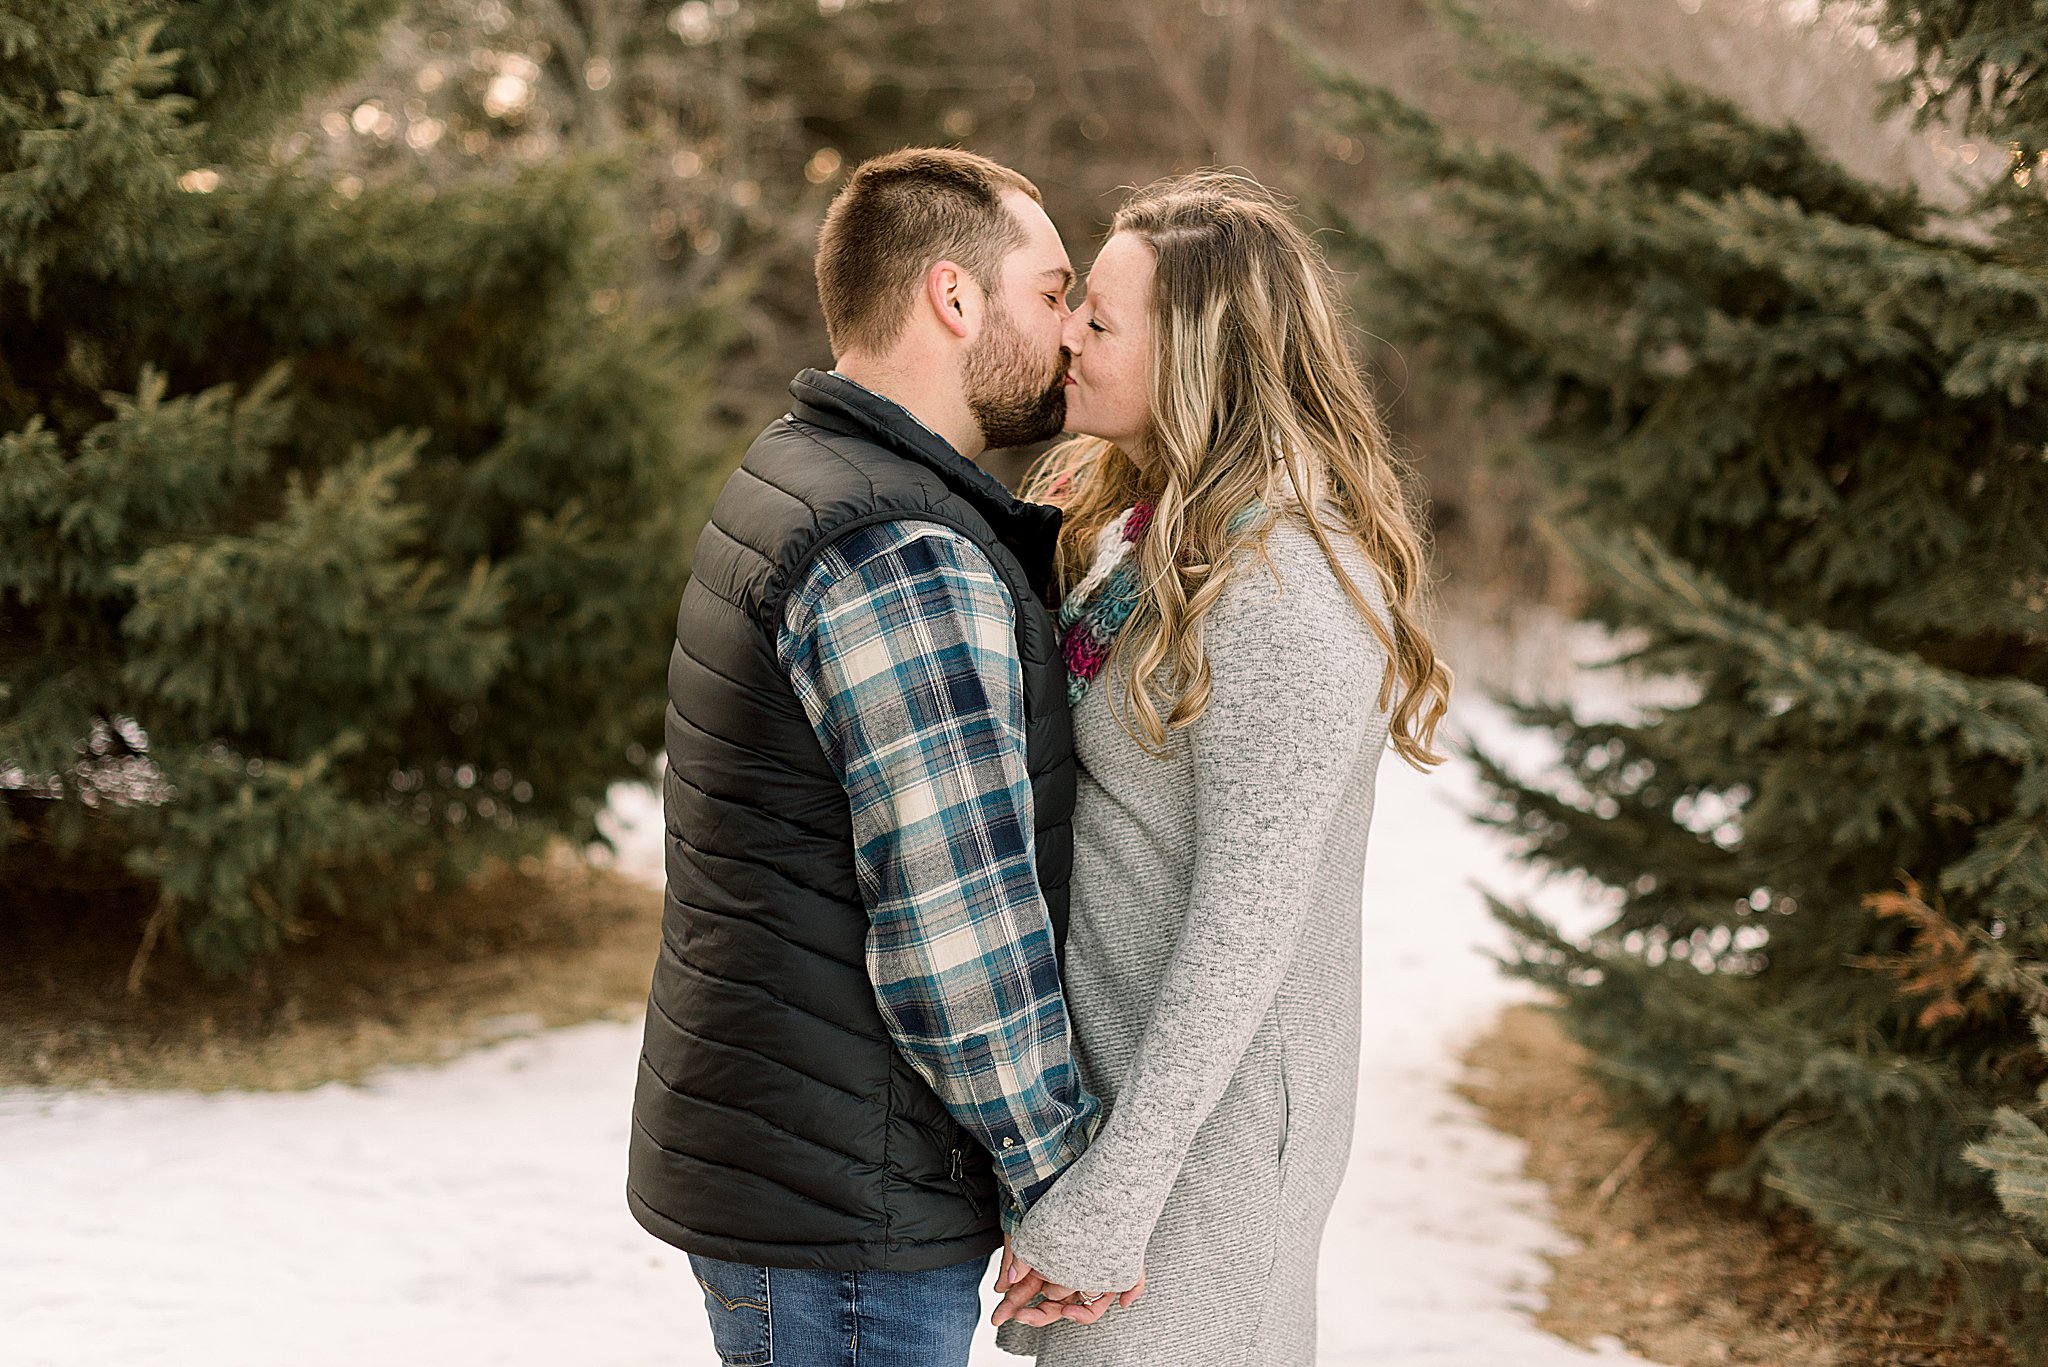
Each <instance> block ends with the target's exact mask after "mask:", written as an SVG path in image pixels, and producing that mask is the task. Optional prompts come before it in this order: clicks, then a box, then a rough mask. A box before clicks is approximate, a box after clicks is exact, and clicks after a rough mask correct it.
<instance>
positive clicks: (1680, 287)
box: [1322, 0, 2048, 1363]
mask: <svg viewBox="0 0 2048 1367" xmlns="http://www.w3.org/2000/svg"><path fill="white" fill-rule="evenodd" d="M1448 13H1449V14H1450V17H1451V21H1452V22H1453V24H1454V25H1455V26H1457V27H1458V28H1460V29H1461V30H1462V31H1463V32H1464V34H1465V35H1466V36H1467V37H1468V38H1470V39H1473V40H1475V41H1477V42H1478V43H1480V44H1481V45H1482V46H1483V47H1484V48H1485V49H1487V50H1488V51H1489V52H1490V54H1491V59H1490V61H1489V63H1488V66H1489V69H1490V70H1491V71H1492V73H1493V74H1494V76H1495V78H1496V79H1498V80H1500V81H1503V82H1505V83H1506V84H1507V85H1508V86H1510V87H1511V88H1513V89H1514V90H1515V91H1517V92H1518V93H1519V94H1520V95H1521V96H1522V97H1524V98H1525V99H1526V100H1527V101H1528V102H1529V103H1530V104H1531V105H1532V106H1533V107H1534V109H1535V110H1537V111H1538V112H1539V114H1540V117H1541V122H1542V124H1543V126H1544V127H1545V128H1546V129H1547V130H1549V132H1550V134H1551V135H1552V136H1553V138H1554V145H1555V148H1556V151H1557V156H1556V159H1555V162H1554V165H1548V166H1543V167H1539V166H1538V165H1537V164H1535V163H1533V162H1531V161H1530V160H1527V159H1525V158H1522V157H1519V156H1516V155H1512V154H1510V153H1507V152H1504V151H1500V150H1497V149H1491V148H1487V147H1482V146H1477V145H1474V144H1472V143H1470V142H1467V141H1465V140H1462V139H1459V138H1457V137H1454V136H1451V135H1450V134H1449V133H1447V132H1446V131H1445V130H1444V129H1442V128H1440V127H1439V126H1438V125H1437V124H1436V123H1435V122H1434V121H1433V120H1432V119H1431V118H1429V117H1428V116H1427V115H1426V114H1424V113H1423V112H1422V111H1420V110H1418V109H1417V108H1415V107H1413V106H1412V105H1410V104H1407V103H1404V102H1403V101H1402V100H1400V99H1398V98H1397V97H1395V96H1393V95H1391V94H1390V93H1389V92H1387V91H1385V90H1382V89H1379V88H1376V87H1372V86H1369V85H1366V84H1364V83H1361V82H1358V81H1356V80H1353V79H1350V78H1348V77H1346V76H1345V75H1344V74H1343V73H1340V72H1332V71H1324V72H1322V76H1323V79H1324V82H1325V84H1326V86H1327V89H1328V92H1329V95H1330V98H1331V103H1332V108H1333V111H1334V114H1333V117H1334V118H1335V119H1336V120H1337V122H1338V123H1339V124H1340V125H1341V126H1342V127H1344V128H1345V129H1347V130H1349V131H1353V132H1362V133H1364V134H1365V135H1367V136H1369V137H1371V138H1373V139H1375V140H1376V141H1377V143H1378V144H1379V145H1380V146H1382V147H1383V148H1385V149H1387V150H1388V151H1389V152H1390V153H1391V154H1392V155H1393V156H1394V158H1395V159H1396V160H1397V161H1399V162H1401V163H1403V164H1405V165H1406V166H1407V167H1409V168H1411V169H1412V170H1413V171H1415V172H1418V173H1419V174H1420V176H1421V178H1423V179H1424V180H1426V182H1427V183H1428V184H1429V185H1430V187H1431V190H1430V192H1429V201H1430V206H1431V221H1432V228H1431V230H1430V231H1428V232H1423V233H1415V234H1409V235H1403V236H1402V237H1401V238H1400V240H1392V241H1389V240H1375V239H1373V238H1372V237H1370V236H1369V235H1357V234H1354V235H1353V237H1352V241H1353V243H1354V244H1355V245H1356V247H1357V250H1358V251H1359V254H1360V258H1361V260H1362V263H1363V264H1364V265H1365V266H1366V268H1367V276H1368V285H1367V288H1368V291H1369V294H1368V297H1369V299H1370V314H1371V318H1372V320H1373V324H1374V326H1375V327H1376V328H1380V329H1382V330H1385V331H1388V332H1389V333H1391V334H1393V335H1395V336H1401V337H1405V338H1407V339H1410V340H1426V341H1428V342H1429V343H1430V344H1432V348H1433V351H1432V354H1433V355H1435V356H1437V357H1439V358H1441V359H1442V360H1443V361H1444V362H1446V363H1447V364H1448V365H1450V366H1451V367H1453V368H1454V369H1455V370H1456V371H1457V372H1458V373H1461V374H1465V375H1467V376H1469V377H1471V378H1472V379H1473V380H1474V381H1476V382H1477V383H1478V384H1479V385H1481V386H1482V387H1484V388H1485V389H1486V390H1487V391H1488V392H1489V393H1490V395H1492V396H1494V397H1497V398H1500V399H1503V400H1507V401H1509V403H1510V405H1511V406H1514V407H1518V408H1523V409H1527V410H1533V411H1534V412H1535V413H1536V414H1537V415H1538V422H1537V425H1536V428H1535V430H1534V433H1533V435H1532V437H1531V438H1530V439H1529V441H1528V443H1527V449H1528V451H1529V453H1530V454H1531V456H1532V457H1533V458H1534V459H1535V460H1536V461H1537V462H1538V465H1539V467H1540V468H1541V469H1542V470H1543V471H1544V472H1545V474H1546V476H1547V478H1548V480H1549V481H1550V483H1551V485H1552V487H1553V488H1554V489H1555V491H1556V494H1557V508H1556V510H1555V511H1556V518H1557V523H1558V525H1559V526H1560V528H1561V529H1562V531H1563V537H1564V539H1565V540H1566V541H1567V542H1569V543H1570V544H1572V545H1573V546H1575V547H1576V548H1577V549H1578V550H1579V552H1580V555H1581V558H1582V560H1583V564H1584V569H1585V572H1586V575H1587V577H1588V578H1589V580H1590V581H1591V583H1592V584H1593V586H1594V590H1595V597H1594V601H1593V602H1592V604H1591V606H1590V609H1589V612H1590V614H1591V616H1593V617H1594V618H1595V619H1596V620H1598V621H1600V622H1602V623H1604V624H1607V625H1608V626H1610V627H1613V628H1616V629H1619V630H1620V631H1622V632H1623V633H1624V636H1623V638H1622V639H1625V640H1630V641H1632V642H1639V643H1640V644H1639V645H1637V646H1632V647H1631V649H1630V653H1629V656H1628V660H1627V662H1626V663H1627V664H1629V665H1630V666H1632V667H1634V668H1637V669H1641V670H1645V671H1649V672H1652V673H1656V674H1663V675H1670V676H1676V677H1677V678H1680V679H1683V680H1686V681H1689V682H1690V684H1691V686H1692V688H1691V693H1690V697H1691V700H1690V701H1686V702H1683V703H1680V704H1677V705H1672V706H1666V707H1659V708H1654V709H1651V710H1650V711H1649V712H1648V714H1647V715H1644V716H1640V717H1638V718H1635V719H1632V720H1630V721H1627V722H1622V723H1616V722H1605V721H1598V720H1592V719H1588V718H1586V717H1582V716H1580V715H1578V714H1576V713H1575V712H1574V711H1573V710H1571V709H1569V708H1543V707H1537V708H1523V709H1521V711H1522V715H1523V717H1524V719H1525V720H1527V721H1529V722H1531V723H1533V724H1538V725H1541V726H1544V727H1547V728H1548V729H1549V730H1550V731H1551V733H1552V734H1553V735H1554V736H1555V737H1556V739H1557V740H1558V742H1559V743H1560V745H1561V747H1562V752H1563V760H1564V762H1563V768H1562V770H1561V771H1560V774H1559V775H1557V776H1554V779H1555V781H1539V782H1530V781H1526V780H1525V778H1524V777H1522V776H1518V775H1515V774H1512V773H1510V772H1509V771H1508V770H1506V769H1505V768H1504V767H1501V766H1499V765H1496V764H1493V763H1491V762H1488V761H1487V760H1486V759H1485V758H1484V757H1483V756H1481V757H1480V763H1481V765H1482V768H1483V771H1484V774H1485V777H1486V779H1487V781H1488V782H1489V784H1490V785H1491V788H1492V791H1493V793H1494V795H1495V797H1496V799H1497V801H1496V804H1495V807H1494V809H1493V811H1492V813H1491V815H1492V819H1493V820H1495V821H1496V822H1497V823H1498V824H1500V825H1501V826H1502V827H1504V828H1506V829H1507V830H1508V831H1510V832H1512V833H1514V834H1515V835H1517V836H1519V837H1520V839H1521V840H1522V842H1523V845H1524V848H1525V849H1526V851H1527V854H1528V856H1529V857H1530V858H1532V859H1534V860H1536V861H1538V862H1539V863H1541V864H1543V865H1545V866H1547V867H1549V868H1551V869H1555V870H1559V871H1576V872H1579V873H1583V874H1586V875H1589V876H1590V877H1592V878H1593V879H1595V880H1597V881H1598V882H1599V883H1601V884H1604V885H1605V886H1606V887H1607V888H1609V889H1611V890H1612V891H1613V893H1614V895H1615V896H1616V898H1617V901H1618V906H1619V910H1618V912H1617V914H1616V915H1615V918H1614V920H1613V922H1612V923H1611V924H1610V925H1608V926H1606V927H1605V928H1604V929H1603V930H1601V931H1599V932H1598V933H1596V934H1595V935H1593V936H1592V937H1591V938H1590V939H1589V940H1587V941H1585V942H1578V941H1574V940H1572V939H1570V938H1567V937H1566V936H1564V935H1562V934H1560V933H1559V932H1558V931H1557V930H1556V928H1555V927H1554V926H1552V925H1550V924H1549V923H1547V922H1546V921H1545V920H1544V919H1543V918H1542V917H1540V916H1539V915H1537V914H1535V913H1533V912H1531V911H1530V910H1528V909H1527V908H1525V907H1516V906H1508V905H1503V904H1498V903H1496V906H1495V911H1496V914H1497V915H1498V917H1499V918H1500V920H1501V921H1502V922H1503V923H1505V925H1506V926H1507V927H1508V928H1509V929H1510V930H1511V931H1512V932H1513V934H1514V936H1515V939H1516V941H1517V944H1518V954H1517V957H1516V960H1515V961H1514V962H1513V963H1512V964H1510V965H1509V968H1510V971H1512V972H1514V973H1516V974H1518V975H1520V976H1522V977H1525V978H1528V979H1531V980H1533V981H1535V982H1538V983H1541V984H1543V985H1545V986H1547V987H1549V988H1552V989H1554V990H1555V992H1556V993H1557V994H1558V995H1559V997H1560V998H1561V1007H1560V1010H1561V1012H1562V1014H1563V1018H1564V1020H1565V1021H1566V1023H1567V1024H1568V1026H1569V1028H1570V1029H1571V1031H1572V1033H1573V1034H1574V1035H1575V1036H1576V1037H1577V1038H1578V1039H1579V1040H1580V1041H1582V1042H1583V1043H1584V1044H1586V1045H1587V1046H1588V1047H1589V1048H1590V1049H1591V1051H1592V1053H1593V1055H1594V1056H1595V1060H1596V1065H1597V1067H1598V1068H1599V1070H1600V1072H1601V1074H1602V1075H1603V1076H1604V1078H1605V1079H1606V1080H1607V1081H1608V1082H1609V1083H1610V1084H1611V1085H1612V1088H1613V1089H1614V1091H1615V1092H1616V1094H1617V1095H1618V1096H1619V1097H1620V1098H1621V1099H1622V1101H1623V1102H1624V1103H1625V1104H1626V1106H1627V1108H1628V1110H1629V1111H1630V1113H1632V1115H1633V1116H1634V1118H1636V1119H1638V1120H1644V1121H1648V1122H1649V1123H1652V1124H1654V1125H1655V1126H1656V1127H1657V1128H1658V1129H1659V1130H1660V1131H1661V1132H1662V1133H1663V1134H1664V1135H1665V1136H1666V1137H1667V1139H1668V1140H1669V1141H1670V1142H1671V1143H1672V1144H1673V1146H1674V1147H1675V1148H1676V1149H1678V1150H1679V1151H1681V1152H1683V1153H1686V1154H1688V1155H1691V1156H1692V1157H1694V1158H1695V1159H1698V1160H1699V1161H1701V1162H1702V1163H1703V1165H1704V1166H1705V1167H1706V1168H1707V1169H1709V1170H1711V1171H1712V1172H1713V1173H1714V1176H1713V1179H1712V1186H1713V1188H1714V1189H1715V1190H1717V1191H1719V1192H1722V1193H1726V1194H1733V1195H1738V1196H1743V1197H1749V1198H1754V1199H1758V1200H1761V1201H1762V1202H1764V1203H1766V1204H1770V1203H1788V1204H1789V1205H1791V1206H1794V1207H1796V1208H1798V1209H1799V1210H1802V1211H1804V1212H1805V1213H1806V1214H1807V1215H1809V1216H1810V1217H1811V1218H1812V1219H1813V1221H1814V1222H1815V1224H1816V1225H1817V1226H1818V1227H1819V1228H1820V1229H1821V1230H1822V1231H1824V1232H1825V1234H1826V1235H1827V1236H1828V1237H1829V1238H1830V1239H1831V1240H1832V1241H1833V1243H1834V1244H1836V1245H1837V1246H1839V1247H1840V1248H1841V1249H1843V1250H1844V1251H1846V1252H1847V1253H1848V1254H1849V1255H1851V1257H1850V1260H1849V1263H1850V1266H1851V1267H1852V1268H1853V1269H1854V1270H1855V1271H1857V1272H1859V1273H1861V1274H1863V1275H1866V1276H1868V1277H1871V1278H1874V1279H1876V1280H1877V1281H1878V1282H1880V1283H1882V1284H1885V1285H1887V1286H1889V1287H1891V1288H1892V1289H1893V1290H1894V1291H1895V1292H1896V1293H1898V1294H1901V1295H1906V1296H1910V1297H1916V1298H1922V1299H1924V1300H1925V1301H1926V1302H1927V1303H1931V1304H1939V1305H1943V1306H1946V1307H1947V1308H1948V1310H1949V1314H1948V1316H1947V1323H1948V1324H1949V1325H1950V1326H1951V1327H1953V1326H1955V1325H1957V1324H1959V1323H1963V1322H1969V1323H1974V1324H1976V1325H1980V1326H1985V1327H1989V1328H1992V1329H1995V1330H1997V1331H2000V1332H2002V1333H2004V1334H2005V1335H2006V1336H2007V1337H2008V1339H2009V1341H2010V1342H2011V1343H2012V1344H2013V1346H2014V1347H2015V1349H2016V1350H2018V1352H2019V1353H2020V1355H2021V1356H2022V1357H2023V1358H2024V1359H2025V1360H2026V1361H2029V1362H2032V1363H2041V1362H2048V1316H2044V1312H2043V1308H2044V1307H2048V1258H2044V1250H2048V1132H2044V1130H2043V1128H2042V1124H2041V1120H2042V1117H2043V1115H2044V1100H2048V1092H2037V1089H2039V1088H2041V1086H2042V1083H2043V1079H2044V1077H2048V1060H2044V1056H2043V1050H2042V1040H2041V1039H2037V1038H2036V1035H2035V1030H2036V1029H2040V1030H2042V1031H2043V1032H2044V1036H2043V1037H2044V1038H2048V1020H2044V1019H2043V1017H2044V1016H2048V985H2044V969H2048V199H2044V193H2043V192H2044V189H2048V164H2044V161H2043V157H2042V153H2043V150H2044V148H2048V18H2044V17H2043V15H2042V12H2041V9H2040V6H2039V5H2038V4H2033V3H2027V2H2026V0H2005V3H1948V4H1928V3H1913V4H1907V3H1905V2H1904V0H1896V2H1895V3H1891V4H1888V5H1884V6H1880V7H1879V8H1878V10H1877V11H1874V12H1873V17H1874V18H1875V20H1876V22H1878V24H1879V26H1880V29H1881V31H1882V33H1883V36H1884V37H1885V38H1886V39H1888V40H1889V41H1891V42H1893V43H1896V44H1901V45H1903V47H1904V49H1905V50H1907V51H1909V52H1911V53H1913V54H1915V57H1916V62H1915V65H1914V68H1913V70H1912V71H1911V72H1909V73H1908V74H1907V75H1906V76H1905V77H1904V78H1902V79H1901V80H1900V81H1899V83H1898V85H1897V87H1896V88H1895V89H1894V90H1892V91H1891V92H1890V96H1891V98H1892V99H1893V100H1894V101H1898V102H1912V103H1914V104H1916V105H1920V106H1922V107H1923V108H1924V112H1925V113H1926V114H1927V115H1929V116H1933V115H1935V114H1937V113H1940V114H1941V115H1942V116H1943V117H1945V118H1947V119H1949V120H1951V121H1952V122H1953V124H1955V125H1958V126H1960V129H1961V134H1962V136H1964V137H1967V138H1970V139H1974V141H1975V145H1976V146H1977V148H1978V149H1979V151H1980V153H1981V156H1982V157H1984V158H1988V159H1989V168H1990V173H1989V174H1988V175H1985V176H1982V177H1980V178H1979V180H1978V182H1977V184H1976V187H1975V188H1974V189H1973V190H1972V192H1971V194H1972V197H1971V200H1970V202H1969V203H1968V205H1967V206H1966V207H1965V208H1963V209H1962V210H1961V211H1960V212H1944V211H1940V210H1938V209H1937V208H1936V207H1935V206H1933V205H1931V204H1930V203H1928V202H1926V201H1925V200H1924V199H1923V197H1922V196H1921V195H1919V194H1918V193H1916V192H1915V191H1914V190H1912V189H1910V188H1903V187H1898V186H1891V185H1880V184H1872V183H1869V182H1866V181H1864V180H1862V179H1859V178H1858V177H1857V176H1855V175H1853V174H1851V173H1850V172H1849V171H1847V170H1846V169H1844V168H1843V167H1842V166H1840V165H1839V164H1837V163H1836V162H1835V161H1834V160H1832V159H1830V158H1829V157H1828V156H1827V155H1826V154H1825V153H1823V152H1822V151H1821V150H1820V149H1819V148H1817V147H1815V146H1814V145H1813V144H1812V143H1811V142H1810V141H1809V140H1808V139H1807V138H1806V137H1804V136H1803V135H1802V134H1801V133H1800V132H1799V131H1798V130H1796V129H1794V128H1790V127H1783V126H1766V125H1763V124H1760V123H1758V122H1757V121H1755V120H1753V119H1751V118H1750V117H1748V116H1746V115H1745V114H1744V113H1743V112H1742V110H1740V109H1739V108H1737V107H1736V106H1734V105H1732V104H1731V103H1729V102H1728V101H1726V100H1724V99H1721V98H1717V97H1715V96H1712V95H1710V94H1707V93H1704V92H1702V91H1701V90H1699V89H1697V88H1694V87H1691V86H1688V85H1686V84H1684V83H1683V82H1681V81H1678V80H1676V79H1664V80H1659V81H1655V82H1629V81H1624V80H1620V79H1617V78H1615V77H1612V76H1610V75H1609V74H1607V73H1604V72H1602V71H1600V70H1598V69H1596V68H1595V67H1593V66H1592V65H1591V64H1589V63H1587V62H1585V61H1581V60H1577V59H1574V58H1571V57H1567V56H1561V55H1558V54H1555V53H1551V52H1547V51H1543V50H1539V49H1537V48H1535V47H1533V46H1531V45H1529V44H1526V43H1524V42H1521V41H1519V40H1516V39H1514V38H1512V37H1509V36H1506V35H1502V34H1500V33H1497V32H1494V31H1491V30H1490V29H1488V28H1486V27H1485V26H1483V25H1480V24H1478V23H1475V22H1473V21H1472V20H1471V19H1470V18H1469V17H1468V16H1466V15H1464V14H1462V13H1461V12H1459V11H1456V10H1449V11H1448Z"/></svg>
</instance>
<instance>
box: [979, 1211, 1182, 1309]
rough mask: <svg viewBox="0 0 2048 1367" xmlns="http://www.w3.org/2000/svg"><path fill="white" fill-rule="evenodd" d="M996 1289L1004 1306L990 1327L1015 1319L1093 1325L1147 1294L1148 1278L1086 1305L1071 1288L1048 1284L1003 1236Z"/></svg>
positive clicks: (1007, 1237) (1140, 1275)
mask: <svg viewBox="0 0 2048 1367" xmlns="http://www.w3.org/2000/svg"><path fill="white" fill-rule="evenodd" d="M996 1290H998V1291H1001V1292H1003V1299H1002V1303H1001V1304H1000V1305H998V1306H996V1309H995V1314H994V1315H993V1316H992V1317H991V1318H990V1320H989V1322H990V1323H991V1324H1002V1323H1003V1322H1004V1321H1006V1320H1009V1319H1013V1318H1014V1319H1015V1320H1016V1321H1017V1322H1018V1323H1020V1324H1029V1325H1047V1324H1051V1323H1053V1322H1054V1321H1056V1320H1062V1319H1067V1320H1072V1321H1074V1322H1075V1323H1076V1324H1093V1323H1095V1321H1097V1320H1099V1319H1101V1318H1102V1317H1103V1316H1104V1315H1105V1314H1107V1313H1109V1307H1110V1306H1112V1305H1121V1306H1125V1307H1128V1306H1130V1305H1132V1304H1134V1303H1135V1302H1136V1301H1137V1299H1138V1297H1140V1296H1142V1295H1144V1294H1145V1278H1144V1275H1143V1274H1142V1273H1141V1274H1139V1277H1138V1284H1137V1285H1136V1286H1133V1287H1132V1288H1131V1289H1130V1290H1128V1291H1121V1292H1118V1293H1117V1294H1115V1295H1113V1296H1112V1295H1109V1294H1108V1293H1103V1294H1101V1295H1100V1296H1099V1297H1096V1298H1094V1299H1093V1300H1092V1302H1084V1301H1083V1300H1082V1299H1081V1293H1080V1292H1078V1291H1076V1290H1075V1289H1074V1288H1073V1287H1071V1286H1061V1285H1060V1284H1059V1283H1058V1282H1049V1281H1047V1280H1046V1279H1045V1278H1044V1277H1042V1276H1040V1275H1039V1274H1038V1273H1037V1272H1035V1271H1033V1270H1032V1268H1031V1265H1030V1264H1028V1263H1026V1262H1025V1261H1024V1260H1023V1259H1022V1258H1019V1257H1018V1256H1017V1252H1016V1250H1015V1249H1013V1248H1012V1247H1010V1236H1009V1235H1007V1234H1006V1235H1004V1236H1003V1268H1002V1272H1001V1273H1000V1274H998V1276H997V1278H996Z"/></svg>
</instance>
